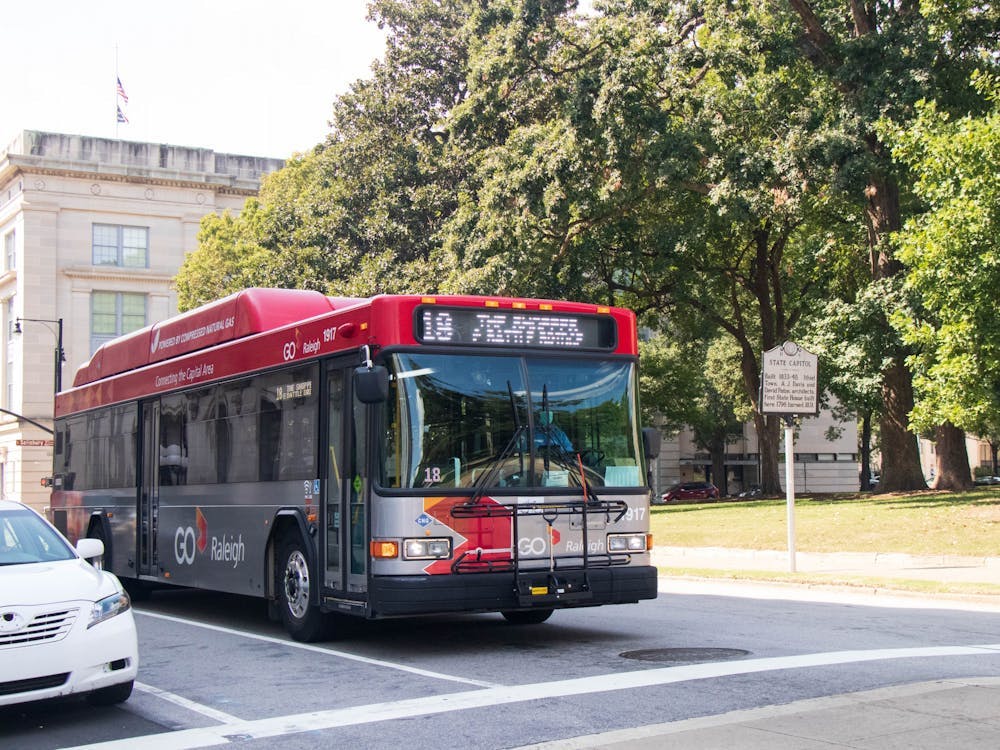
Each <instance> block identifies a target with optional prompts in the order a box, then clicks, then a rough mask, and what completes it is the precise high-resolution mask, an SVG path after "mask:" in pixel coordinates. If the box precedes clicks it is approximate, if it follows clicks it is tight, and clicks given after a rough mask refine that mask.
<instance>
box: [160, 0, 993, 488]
mask: <svg viewBox="0 0 1000 750" xmlns="http://www.w3.org/2000/svg"><path fill="white" fill-rule="evenodd" d="M575 6H576V4H575V2H572V0H493V1H491V2H485V0H376V1H375V2H373V3H372V5H371V18H372V20H373V22H376V23H378V24H380V25H381V26H382V27H383V28H385V29H387V31H388V43H387V47H386V53H385V57H384V59H383V60H382V61H380V62H378V63H377V64H376V65H375V66H374V67H373V69H372V74H371V76H370V77H369V78H367V79H363V80H360V81H358V82H356V83H355V84H354V85H353V87H352V88H351V90H350V92H349V93H348V94H346V95H345V96H343V97H341V98H340V99H338V100H337V101H336V102H334V105H333V119H332V125H333V127H332V131H331V134H330V136H329V137H328V138H327V139H326V141H325V142H324V143H322V144H319V145H317V147H316V148H315V149H314V150H313V151H312V152H310V153H308V154H304V155H300V156H297V157H295V158H293V159H292V160H291V161H290V162H289V164H288V166H287V167H286V168H285V169H284V170H281V171H280V172H278V173H276V174H274V175H271V176H270V177H268V178H267V179H266V180H265V181H264V184H263V185H262V188H261V191H260V195H259V198H258V199H256V200H254V201H250V202H248V204H247V206H246V208H245V209H244V211H243V212H242V213H241V214H240V215H239V216H238V217H232V216H228V215H226V216H220V217H209V218H206V219H205V221H204V222H203V225H202V233H201V236H200V244H199V248H198V249H197V250H196V251H195V252H194V253H192V254H191V255H190V256H189V257H188V259H187V261H186V262H185V265H184V267H183V268H182V270H181V273H180V275H179V276H178V289H179V293H180V300H181V303H182V305H184V306H192V305H194V304H197V303H199V302H201V301H205V300H207V299H211V298H214V297H217V296H219V295H220V294H224V293H226V292H229V291H235V290H236V289H239V288H243V287H245V286H250V285H268V286H272V285H279V286H295V287H302V288H315V289H322V290H324V291H327V292H329V293H332V294H340V295H355V296H367V295H371V294H375V293H382V292H408V291H409V292H467V293H474V292H482V293H491V294H498V293H499V294H510V295H524V296H543V297H565V298H582V299H590V300H594V301H601V302H606V303H613V304H620V305H624V306H628V307H631V308H633V309H635V310H636V311H637V312H638V313H639V314H640V316H641V319H642V322H643V323H644V325H646V326H648V327H649V328H651V329H654V330H658V331H661V332H663V333H665V334H667V335H669V336H670V337H672V340H673V341H674V344H667V345H665V346H659V347H658V346H653V345H649V346H647V351H649V352H655V353H656V354H655V356H654V357H652V359H656V358H657V357H660V359H661V361H662V362H666V363H669V362H670V361H676V359H672V357H675V355H677V354H678V353H679V352H684V351H688V349H689V348H690V347H692V346H693V347H696V348H697V347H698V346H701V347H705V346H707V344H708V341H709V340H710V339H714V338H715V337H716V336H717V335H718V334H719V333H721V334H722V335H723V336H724V337H726V338H727V339H728V341H729V345H728V347H724V348H725V349H726V350H727V351H729V352H730V355H731V356H730V357H729V359H727V361H730V362H732V363H733V366H734V367H735V368H736V371H737V373H738V379H737V382H739V383H740V385H741V389H742V393H741V395H740V397H739V399H737V400H733V399H732V398H730V399H729V401H728V403H729V404H730V406H732V407H733V409H735V410H736V411H737V412H741V411H742V412H743V413H746V414H749V415H751V416H752V417H753V419H754V421H755V423H756V428H757V433H758V436H759V437H760V440H761V452H762V457H763V458H762V468H763V477H762V480H763V484H764V486H765V491H768V492H775V491H777V489H778V482H779V476H778V471H777V455H778V423H777V420H776V419H774V418H772V417H766V416H765V415H763V414H761V413H760V412H759V410H758V409H757V398H758V392H759V372H760V364H759V361H758V360H759V354H760V353H761V352H763V351H766V350H767V349H770V348H772V347H773V346H775V345H778V344H780V343H781V342H782V341H784V340H786V339H790V338H793V337H796V336H798V337H801V338H808V337H813V339H814V340H815V341H817V342H818V343H819V344H821V353H822V354H823V357H824V361H823V363H822V366H821V369H829V371H830V373H831V375H830V377H829V378H828V379H827V382H829V383H830V386H831V388H832V389H833V390H834V392H835V393H836V394H837V396H838V398H839V399H840V401H841V403H842V404H843V405H844V406H845V407H846V408H853V409H856V410H857V411H858V413H861V414H873V415H874V416H876V417H880V418H881V436H882V449H883V485H884V486H886V487H887V488H888V489H903V488H907V487H912V486H917V485H920V486H922V485H923V477H922V474H921V472H920V468H919V465H918V464H917V463H916V446H915V442H914V439H913V433H912V432H911V431H910V424H909V421H908V420H909V412H910V410H911V408H912V407H913V403H914V402H913V393H912V390H911V372H916V373H917V380H916V388H917V402H916V410H915V412H914V416H915V418H916V420H917V424H919V425H921V426H931V425H938V424H941V423H943V422H945V421H949V420H950V421H951V422H952V423H954V424H955V425H959V426H963V427H965V428H966V429H974V428H973V427H972V425H973V424H974V423H976V422H975V420H974V419H973V418H972V417H973V416H974V415H976V414H978V416H979V417H982V416H983V415H984V414H985V412H987V411H989V410H991V409H992V410H994V411H995V406H996V404H995V400H996V399H997V397H996V396H995V395H994V396H993V397H992V398H994V402H993V403H991V404H987V402H986V401H984V400H983V399H986V398H987V394H986V391H988V390H989V389H990V388H993V389H994V391H996V390H997V389H998V387H1000V380H998V379H997V373H996V371H995V369H991V368H995V367H996V362H995V360H996V357H995V355H994V354H993V353H992V352H990V351H989V346H988V344H987V341H988V338H989V337H988V335H987V329H983V331H982V334H981V335H979V337H978V338H977V337H976V335H974V333H973V330H974V329H975V328H976V326H977V325H980V324H981V323H983V320H982V317H983V316H988V312H991V311H986V310H985V309H981V308H983V307H985V301H986V298H987V295H986V290H987V289H988V288H989V287H988V283H989V282H990V281H995V279H994V278H993V276H991V275H990V274H992V273H993V272H994V271H995V269H992V267H990V266H988V263H987V260H986V259H987V258H988V257H989V255H990V248H991V247H994V246H995V245H993V244H991V243H995V240H993V239H992V237H995V224H993V225H992V230H990V229H989V225H988V224H987V225H986V226H984V227H978V226H976V227H973V226H972V225H971V224H970V225H969V227H968V230H969V232H971V234H970V238H971V239H973V240H975V241H976V242H977V243H978V244H975V243H974V244H975V247H976V248H977V249H976V250H970V249H969V247H968V246H967V245H966V246H964V252H965V255H964V256H962V255H961V254H960V253H959V252H958V250H957V247H956V248H953V246H955V245H956V243H957V242H958V241H957V240H955V238H952V237H945V236H944V235H946V234H947V232H945V231H944V230H943V229H941V228H940V227H944V226H947V225H948V222H950V221H954V220H955V219H956V216H958V215H959V214H961V212H962V211H966V212H971V211H972V210H973V208H974V204H975V206H979V207H984V206H988V204H989V201H990V200H992V201H993V208H994V209H995V204H996V192H995V183H996V180H995V176H996V175H995V166H993V167H992V169H993V170H994V174H993V177H994V185H993V187H992V190H993V192H990V189H991V188H990V186H989V185H988V184H987V182H988V181H989V177H990V174H989V172H990V167H984V166H982V164H983V163H985V164H991V165H995V164H996V163H997V162H996V159H995V158H994V159H993V161H992V162H990V161H985V162H984V161H983V160H985V159H988V158H989V157H990V156H991V155H992V156H994V157H995V152H991V151H989V147H988V145H987V144H988V138H987V137H986V136H985V135H982V134H979V135H968V136H963V138H965V140H968V141H975V142H976V143H979V144H980V145H979V146H978V147H973V146H971V145H970V146H969V147H968V148H962V149H958V153H957V154H954V155H952V156H950V157H949V158H953V159H958V160H962V164H963V166H961V167H952V166H948V167H942V168H941V169H939V170H938V171H936V172H935V169H936V166H939V165H940V164H947V165H951V162H950V161H947V160H946V161H941V160H942V158H943V157H942V156H941V155H940V154H939V153H938V151H939V149H944V148H945V144H946V142H947V141H948V140H949V139H954V138H956V137H957V136H959V135H961V134H962V133H965V132H966V131H965V130H956V128H960V129H961V128H972V129H974V128H976V127H979V125H977V123H986V124H988V123H989V122H991V120H990V119H989V117H988V116H987V115H986V112H987V110H988V106H987V105H986V104H985V101H986V98H987V97H986V93H989V92H986V93H984V91H985V90H984V88H983V87H982V85H981V86H980V87H979V88H978V89H977V88H976V87H974V86H973V85H972V84H971V83H970V82H971V80H972V78H971V75H972V71H973V70H975V69H976V68H977V67H981V68H984V69H987V70H990V69H992V70H995V68H996V65H997V58H996V55H995V50H996V48H997V46H996V42H997V24H996V20H997V19H996V15H997V11H996V9H995V8H994V7H993V6H991V5H990V4H987V5H982V4H978V3H974V2H972V1H971V0H968V1H963V2H958V3H955V2H948V3H945V2H936V1H934V0H924V1H923V2H920V3H917V2H916V1H915V0H868V1H867V2H864V3H862V2H861V1H860V0H815V1H814V2H810V3H807V2H806V1H805V0H780V1H779V0H748V1H747V2H741V3H737V4H734V3H732V2H728V1H727V0H688V1H687V2H674V1H672V0H605V1H604V2H596V3H595V11H594V12H593V13H587V14H580V13H578V12H577V11H576V9H575ZM984 80H990V81H995V78H993V79H984ZM991 85H993V89H992V94H990V95H992V96H994V99H993V102H994V109H993V112H994V113H995V83H994V84H991ZM921 102H924V103H923V104H921ZM991 116H992V117H994V118H995V114H994V115H991ZM968 118H971V119H968ZM992 122H995V119H994V120H993V121H992ZM994 127H995V125H994ZM976 132H977V133H979V131H978V130H977V131H976ZM935 138H939V139H940V140H939V141H938V140H935ZM935 144H938V145H935ZM994 148H995V147H994ZM911 175H915V176H917V177H918V178H919V179H917V180H914V179H913V178H912V177H911ZM958 175H963V177H962V179H958ZM948 180H950V182H948V184H949V185H951V191H952V193H954V192H955V191H956V190H958V189H959V188H961V190H959V191H958V193H959V194H958V196H957V197H956V199H955V200H956V201H957V203H946V202H945V201H944V200H943V193H942V190H944V189H945V188H944V187H941V184H942V182H943V181H944V182H947V181H948ZM935 184H937V185H938V186H937V187H934V185H935ZM911 188H913V189H911ZM963 191H964V192H963ZM970 193H974V194H975V196H974V197H973V198H970ZM975 201H980V202H979V203H975ZM994 215H995V214H994ZM935 216H937V218H936V219H935ZM935 221H940V222H943V223H941V224H936V223H935ZM904 224H905V225H906V229H905V231H903V232H902V233H901V234H900V235H898V236H899V241H898V243H897V242H894V241H893V240H892V237H893V232H897V231H899V230H902V229H903V227H904ZM936 227H937V228H936ZM988 231H993V234H992V236H990V235H989V233H988ZM934 243H938V245H939V246H940V249H939V250H937V249H935V244H934ZM925 246H927V247H928V248H929V250H928V252H925V251H924V248H925ZM949 248H953V249H949ZM969 253H973V254H975V253H978V255H976V256H975V257H976V258H978V259H979V261H978V262H979V263H980V266H981V267H980V269H979V272H978V275H976V276H975V277H974V278H973V277H972V276H971V275H970V274H971V272H970V271H968V269H967V268H964V271H963V273H957V272H955V273H954V275H953V276H950V277H949V280H948V283H946V284H937V283H935V278H936V276H935V274H938V273H940V272H941V270H942V269H944V268H950V267H951V268H952V270H953V272H954V268H953V267H954V266H957V265H959V264H962V263H966V262H968V261H969ZM994 254H995V253H994ZM948 264H951V266H949V265H948ZM907 269H912V274H911V275H909V276H908V275H907ZM904 279H906V280H907V281H906V283H905V284H904V283H903V280H904ZM959 280H961V281H959ZM953 282H954V283H953ZM963 286H964V287H965V288H967V289H968V290H970V291H973V292H974V294H973V295H972V297H973V299H974V300H975V301H969V300H968V299H966V300H964V301H963V302H962V303H961V304H959V303H958V302H957V298H956V295H957V294H958V293H959V291H960V288H961V287H963ZM946 305H947V309H945V307H946ZM963 309H964V310H965V317H962V318H961V319H958V318H956V317H955V315H957V314H958V313H959V311H961V310H963ZM976 316H979V317H978V318H977V317H976ZM890 319H891V320H894V321H896V325H895V326H890V325H889V323H888V321H889V320H890ZM838 321H839V322H838ZM899 332H902V335H900V333H899ZM994 338H995V337H994ZM971 345H975V347H978V348H977V349H976V351H977V355H976V356H977V357H978V359H977V363H976V366H977V368H978V369H976V370H974V371H968V370H965V371H962V372H961V373H959V372H958V371H959V369H961V364H962V361H961V360H960V359H959V358H958V352H959V350H960V349H961V350H962V351H963V352H966V353H967V352H968V348H969V346H971ZM674 346H676V347H677V349H676V351H675V350H674V349H673V348H672V347H674ZM851 352H857V354H856V355H855V356H857V357H864V361H863V362H853V363H852V362H851V354H850V353H851ZM907 356H909V357H910V359H907ZM664 366H665V367H666V369H665V370H664V373H665V374H664V377H667V376H668V375H667V374H666V373H669V372H670V368H669V367H668V366H667V365H664ZM970 373H971V374H970ZM972 379H976V381H977V388H975V389H973V388H968V387H966V385H967V384H968V383H969V382H970V381H971V380H972ZM939 381H941V382H943V381H947V382H948V384H949V385H948V387H947V388H946V387H944V386H941V385H940V383H939ZM644 382H645V385H646V390H647V392H648V393H650V394H651V396H652V398H653V400H655V401H657V402H658V403H659V404H660V405H661V407H662V408H663V409H664V410H665V412H664V413H669V414H674V415H676V414H679V413H680V412H681V411H682V410H681V409H679V408H676V405H671V404H670V403H668V402H667V401H668V399H663V398H659V397H657V396H655V395H654V394H656V393H658V391H657V390H656V388H655V384H653V383H651V382H650V381H649V380H646V381H644ZM949 389H951V390H953V391H955V392H956V393H958V391H961V395H962V396H963V397H965V400H966V402H965V403H959V401H960V400H959V399H957V398H956V397H954V396H953V395H949ZM704 392H705V393H709V392H710V391H709V390H705V391H704ZM661 395H662V394H661ZM706 405H707V404H706ZM727 408H728V407H727ZM977 410H978V411H977ZM720 413H721V412H720ZM691 418H692V419H694V417H691ZM720 418H721V417H720ZM671 419H672V418H671ZM668 421H671V420H670V419H668Z"/></svg>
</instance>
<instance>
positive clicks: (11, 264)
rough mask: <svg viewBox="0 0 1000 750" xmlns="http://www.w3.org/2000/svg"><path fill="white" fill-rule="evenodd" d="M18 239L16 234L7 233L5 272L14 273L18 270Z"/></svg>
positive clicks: (4, 251)
mask: <svg viewBox="0 0 1000 750" xmlns="http://www.w3.org/2000/svg"><path fill="white" fill-rule="evenodd" d="M16 239H17V237H16V236H15V234H14V232H7V234H5V235H4V237H3V257H4V270H5V271H14V270H16V269H17V244H16V242H15V240H16Z"/></svg>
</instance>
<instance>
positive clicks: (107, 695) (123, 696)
mask: <svg viewBox="0 0 1000 750" xmlns="http://www.w3.org/2000/svg"><path fill="white" fill-rule="evenodd" d="M132 685H133V681H132V680H129V681H128V682H122V683H119V684H118V685H111V686H110V687H106V688H101V689H100V690H94V691H93V692H91V693H88V694H87V702H88V703H90V704H91V705H93V706H114V705H115V704H117V703H124V702H125V701H127V700H128V698H129V696H130V695H132Z"/></svg>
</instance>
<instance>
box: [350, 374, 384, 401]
mask: <svg viewBox="0 0 1000 750" xmlns="http://www.w3.org/2000/svg"><path fill="white" fill-rule="evenodd" d="M354 393H355V395H356V396H357V397H358V401H360V402H361V403H363V404H380V403H382V402H383V401H385V400H386V399H387V398H389V370H387V369H386V368H385V367H384V366H383V365H374V366H372V367H366V366H364V365H362V366H361V367H358V368H355V370H354Z"/></svg>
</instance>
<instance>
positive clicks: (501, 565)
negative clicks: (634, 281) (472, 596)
mask: <svg viewBox="0 0 1000 750" xmlns="http://www.w3.org/2000/svg"><path fill="white" fill-rule="evenodd" d="M627 512H628V504H627V503H626V502H625V501H624V500H599V499H588V500H571V501H565V500H562V501H550V502H540V503H529V504H523V505H522V504H520V503H517V502H512V503H498V502H496V501H495V500H494V501H493V502H490V503H482V502H478V501H476V502H471V503H463V504H460V505H456V506H454V507H453V508H452V509H451V515H452V517H454V518H510V519H511V520H512V522H513V529H512V541H513V544H512V550H511V552H512V554H511V555H510V557H508V558H506V559H483V551H482V550H469V551H467V552H464V553H463V554H462V555H461V556H459V557H458V559H457V560H455V562H454V563H453V564H452V566H451V569H452V572H453V573H506V572H510V573H514V594H515V595H516V596H517V599H518V603H519V604H520V605H522V606H540V605H545V604H554V603H557V602H559V603H564V602H570V601H583V600H586V599H592V598H593V591H592V590H591V588H590V580H589V577H588V576H587V571H588V570H590V569H591V568H606V567H611V566H617V565H628V563H629V561H630V560H631V559H632V556H631V554H629V553H619V554H612V553H610V552H591V551H590V544H589V540H588V538H587V535H588V531H589V523H588V517H589V516H590V514H593V513H598V514H603V515H604V516H605V519H606V520H607V521H612V520H613V521H619V520H621V519H622V517H623V516H624V515H625V514H626V513H627ZM522 516H542V517H543V518H544V519H545V521H546V522H547V523H548V524H549V527H551V525H552V522H553V521H554V520H555V519H556V518H558V517H559V516H580V517H581V530H582V533H583V540H582V542H583V551H582V552H581V553H580V554H566V555H553V554H551V547H550V554H549V557H548V559H538V560H532V561H530V562H527V563H526V562H525V561H523V560H521V554H520V550H519V548H518V547H519V545H518V543H517V540H518V539H519V538H520V533H519V531H518V519H519V518H521V517H522ZM581 560H582V564H581ZM570 570H573V571H581V570H582V572H583V578H582V580H580V579H572V578H570V577H566V576H565V575H560V573H566V572H568V571H570Z"/></svg>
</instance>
